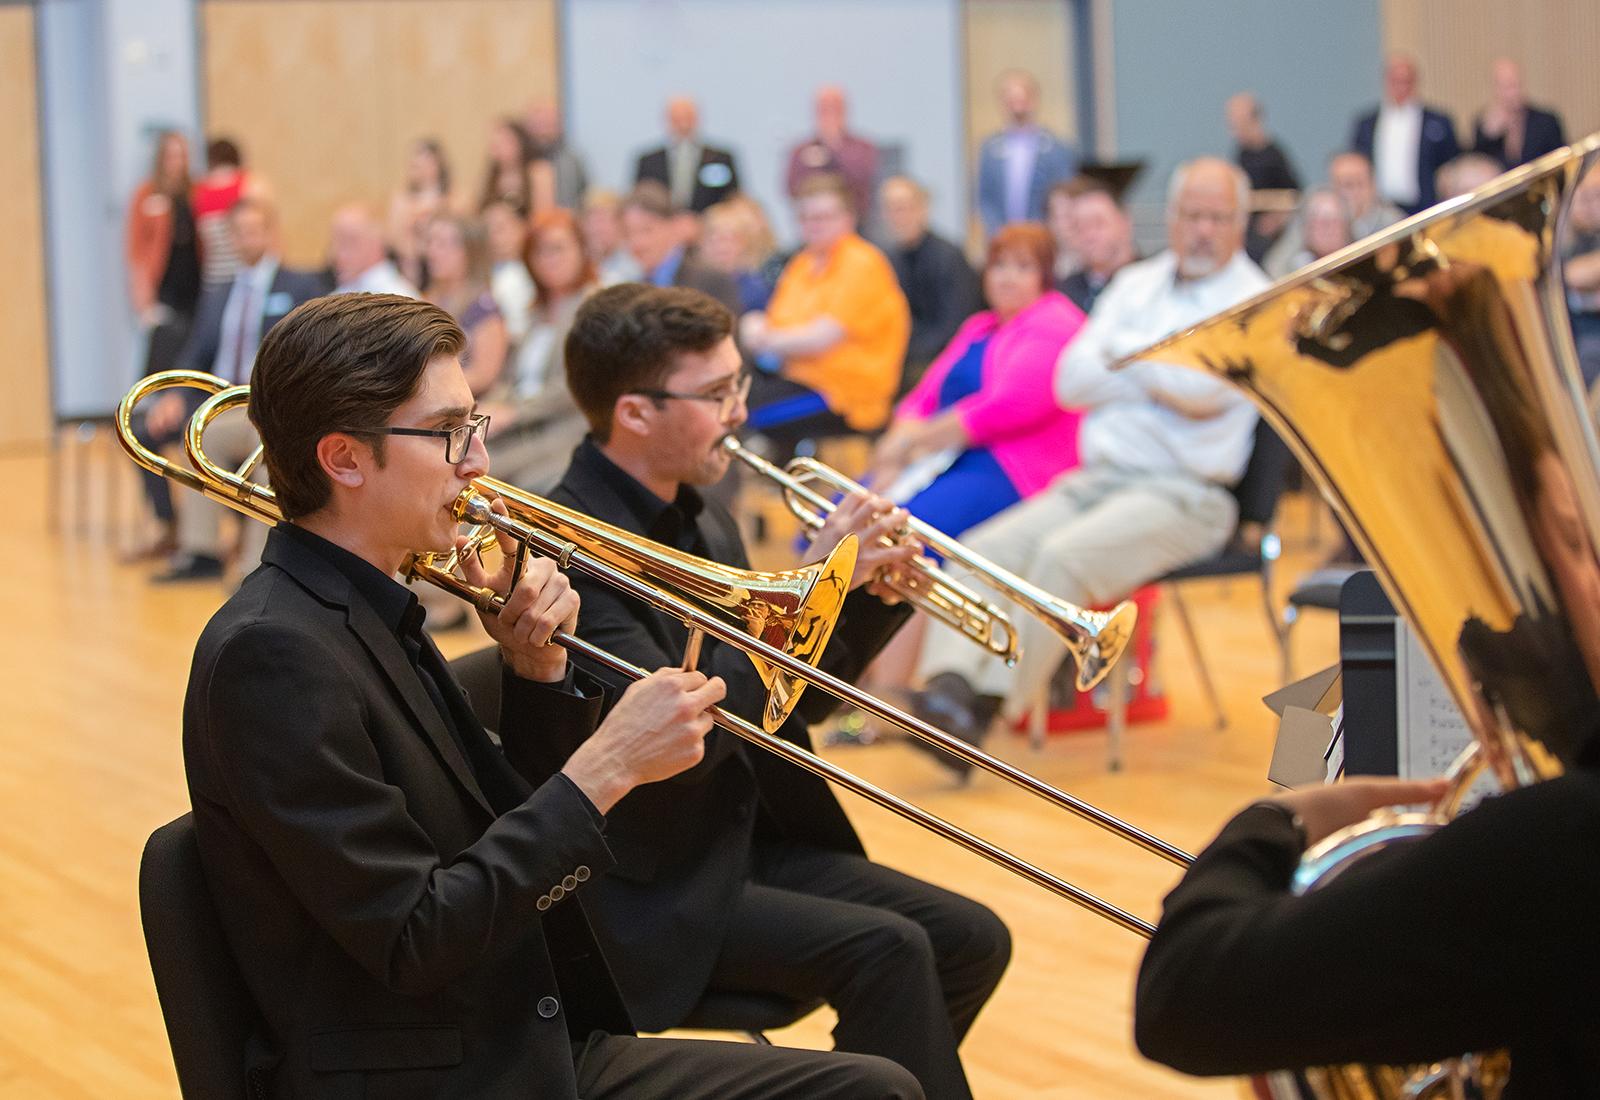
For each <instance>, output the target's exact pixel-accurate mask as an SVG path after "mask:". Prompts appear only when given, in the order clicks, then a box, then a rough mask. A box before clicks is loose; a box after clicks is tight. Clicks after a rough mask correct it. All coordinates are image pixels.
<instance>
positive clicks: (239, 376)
mask: <svg viewBox="0 0 1600 1100" xmlns="http://www.w3.org/2000/svg"><path fill="white" fill-rule="evenodd" d="M276 222H277V219H276V216H275V214H274V212H273V209H272V207H271V205H270V204H269V203H268V202H267V201H266V200H264V199H257V198H250V197H245V198H241V199H239V200H238V201H237V202H235V203H234V204H233V209H232V210H230V211H229V212H228V226H229V231H230V235H231V237H232V240H231V241H230V242H229V245H228V249H229V252H230V253H232V255H233V256H234V257H235V258H236V260H237V263H236V264H235V267H234V276H233V279H232V280H231V281H230V282H228V283H227V284H225V285H223V286H218V287H207V288H206V291H205V293H204V294H202V295H201V297H200V306H199V309H198V310H197V312H196V314H195V324H194V328H193V330H192V331H191V333H190V336H189V341H188V343H187V344H185V345H184V349H183V354H182V355H181V356H180V357H179V359H178V366H179V367H180V368H182V369H184V370H195V371H207V372H209V373H211V374H214V375H216V376H217V377H218V378H222V379H224V380H226V381H228V382H235V383H241V384H248V383H249V381H250V370H251V367H252V366H254V364H255V358H256V349H257V348H259V347H260V346H261V338H262V337H263V336H265V335H266V334H267V332H268V331H270V330H271V328H272V326H273V325H276V324H277V323H278V322H279V321H281V320H283V318H284V316H285V315H286V314H288V312H289V311H290V310H292V309H294V307H295V306H297V305H299V304H300V303H301V302H307V301H310V300H311V299H312V298H317V297H320V296H322V295H323V294H326V293H327V291H328V287H327V284H326V283H325V281H324V279H323V276H322V275H320V274H317V273H314V272H309V271H296V270H294V269H293V268H288V267H285V266H283V263H282V261H281V259H280V258H279V256H278V249H277V224H276ZM196 396H197V395H196V393H195V391H192V390H168V391H166V392H165V393H160V394H157V395H156V396H155V397H153V398H152V399H151V400H150V405H149V414H148V417H147V420H146V427H147V429H148V430H149V431H150V433H151V435H152V438H154V439H163V440H167V441H176V439H177V438H178V437H179V435H180V433H181V432H182V431H183V429H184V427H185V425H186V424H187V421H188V418H189V414H190V413H192V412H193V411H194V409H195V407H196V406H197V404H198V402H197V400H196V399H195V398H196ZM258 442H259V440H258V439H257V437H256V434H255V432H254V430H252V429H251V427H250V423H249V421H248V420H246V419H245V417H244V414H243V412H242V411H239V412H237V413H235V414H231V415H224V416H221V417H218V418H217V419H216V420H214V421H212V422H211V424H210V426H209V427H208V428H207V430H206V450H207V453H209V454H210V455H211V456H212V457H213V458H215V459H216V460H217V461H218V462H220V463H221V464H222V465H224V466H227V467H230V468H231V467H234V466H237V465H239V464H240V463H241V462H243V461H244V460H245V459H246V458H247V457H249V455H250V452H251V451H253V450H255V447H256V444H257V443H258ZM222 510H223V509H222V506H221V505H219V504H213V503H212V502H211V501H209V500H205V499H204V498H202V497H200V496H199V495H198V494H194V493H186V494H185V495H184V499H183V501H182V504H181V505H180V506H179V508H178V510H177V511H178V529H177V530H178V542H177V549H176V553H175V554H174V555H173V557H172V560H171V561H170V562H169V564H168V568H167V571H166V572H164V573H159V574H157V575H156V576H155V577H154V578H153V579H154V580H155V581H156V582H158V583H168V582H173V581H193V580H207V579H211V578H215V577H220V576H221V575H222V556H223V555H222V538H221V524H220V523H219V520H220V517H221V513H222ZM266 536H267V528H266V527H265V526H263V525H262V524H259V523H253V522H249V521H247V522H245V523H244V525H243V527H242V529H241V531H240V538H239V551H238V554H237V555H236V557H235V560H234V576H235V577H236V578H242V577H243V576H244V575H245V574H247V573H249V572H250V571H251V570H253V569H254V568H255V567H256V565H257V563H258V561H259V560H260V555H261V547H262V545H263V544H264V543H265V541H266Z"/></svg>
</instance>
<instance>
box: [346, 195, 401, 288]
mask: <svg viewBox="0 0 1600 1100" xmlns="http://www.w3.org/2000/svg"><path fill="white" fill-rule="evenodd" d="M328 255H329V256H330V258H331V259H332V263H333V278H334V291H333V292H334V293H335V294H353V293H357V292H359V291H367V292H370V293H373V294H403V295H405V296H406V297H407V298H420V297H422V295H421V294H418V293H417V288H416V287H414V286H412V285H411V283H410V282H409V281H408V280H407V279H406V277H405V276H404V275H402V274H400V269H399V268H397V267H395V266H394V263H393V262H392V261H391V260H390V259H389V256H388V253H387V252H386V251H385V249H384V243H383V227H382V226H381V225H380V224H379V223H378V220H377V219H376V218H374V217H373V216H372V211H371V209H370V208H368V207H367V205H366V204H365V203H359V202H352V203H346V204H345V205H344V206H341V207H339V209H337V210H335V211H334V212H333V223H332V224H331V225H330V226H329V227H328Z"/></svg>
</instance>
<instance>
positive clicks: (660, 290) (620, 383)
mask: <svg viewBox="0 0 1600 1100" xmlns="http://www.w3.org/2000/svg"><path fill="white" fill-rule="evenodd" d="M732 332H733V314H731V313H729V312H728V308H727V307H726V306H724V305H723V304H722V303H721V302H719V301H717V300H716V299H715V298H713V297H711V296H710V295H709V294H704V293H702V292H700V291H698V290H690V289H689V288H688V287H655V286H647V285H645V284H643V283H622V284H620V285H618V286H613V287H607V288H606V289H605V290H601V291H598V292H597V293H595V294H591V295H590V296H589V299H588V301H586V302H584V303H583V306H582V307H581V308H580V309H579V310H578V315H577V316H576V317H575V318H573V321H572V329H571V330H570V331H569V332H568V333H567V347H566V360H567V388H568V389H569V390H571V391H572V399H573V400H574V401H576V402H577V404H578V408H579V409H581V410H583V415H584V417H585V418H587V419H588V421H589V430H590V431H591V432H593V433H594V437H595V439H597V440H598V441H599V442H601V443H604V442H605V441H606V440H608V439H609V438H611V414H612V410H613V409H615V408H616V404H617V398H619V397H621V396H622V395H623V394H626V393H633V392H635V391H637V390H648V389H660V388H661V387H662V385H663V384H664V383H665V382H666V379H667V376H668V375H670V374H671V373H672V371H673V369H674V368H675V367H676V366H677V357H678V355H679V354H681V353H683V352H706V351H710V350H711V349H712V348H714V347H716V346H717V345H718V344H719V343H721V342H722V341H723V340H725V339H727V337H728V335H729V334H730V333H732ZM258 369H259V368H258Z"/></svg>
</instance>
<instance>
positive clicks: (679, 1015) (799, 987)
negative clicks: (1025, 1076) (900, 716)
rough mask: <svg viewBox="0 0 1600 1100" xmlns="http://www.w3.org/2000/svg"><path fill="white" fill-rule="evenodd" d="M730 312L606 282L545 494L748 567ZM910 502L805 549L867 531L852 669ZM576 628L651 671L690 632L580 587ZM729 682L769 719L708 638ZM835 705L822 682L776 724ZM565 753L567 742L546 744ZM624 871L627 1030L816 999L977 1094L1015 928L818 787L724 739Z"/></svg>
mask: <svg viewBox="0 0 1600 1100" xmlns="http://www.w3.org/2000/svg"><path fill="white" fill-rule="evenodd" d="M732 326H733V318H732V316H731V315H730V314H729V313H728V311H727V310H726V309H725V308H723V307H722V306H721V305H720V304H718V303H717V302H715V301H714V300H713V299H711V298H709V297H707V296H706V295H703V294H700V293H698V292H695V291H691V290H685V289H672V288H665V289H663V288H655V287H646V286H642V285H638V284H625V285H622V286H616V287H611V288H608V289H606V290H602V291H601V292H599V293H598V294H596V295H594V296H593V297H592V298H590V299H589V301H588V302H587V303H585V305H584V306H583V308H582V309H581V310H580V311H579V312H578V315H577V318H576V319H575V320H574V322H573V326H572V329H571V331H570V333H569V335H568V337H567V345H566V362H567V381H568V385H569V387H570V388H571V390H572V394H573V397H574V399H575V400H576V402H577V404H578V407H579V408H580V409H582V410H583V412H584V414H585V416H586V417H587V418H588V420H589V425H590V435H589V437H588V438H587V439H586V440H585V441H584V442H583V443H582V444H581V445H580V446H579V447H578V449H577V450H576V451H575V452H574V454H573V459H572V463H571V465H570V466H569V467H568V469H567V472H566V474H565V475H564V476H563V478H562V480H561V482H560V484H559V485H558V486H557V487H556V489H555V491H554V492H553V493H552V494H551V497H552V499H553V500H555V501H556V502H558V503H560V504H565V505H567V506H569V507H572V508H576V509H578V510H580V511H583V512H586V513H588V514H590V515H592V516H595V517H596V518H598V519H600V520H603V521H605V522H607V523H611V524H615V525H617V526H620V527H623V528H626V529H628V530H630V531H633V532H635V533H638V534H641V535H644V536H646V537H648V538H651V539H654V540H657V541H660V542H664V543H666V544H668V545H670V546H673V547H676V548H677V549H680V550H685V551H687V552H689V553H692V554H696V555H699V556H702V557H708V558H710V559H712V560H714V561H718V562H721V563H722V564H724V565H728V566H733V567H740V568H743V567H747V565H748V562H747V558H746V553H745V547H744V545H743V542H742V541H741V539H740V537H739V533H738V528H737V526H736V525H735V523H734V521H733V518H732V517H731V516H730V515H729V514H728V513H727V512H726V511H724V510H723V509H722V508H721V507H720V506H719V505H718V504H717V503H716V502H715V501H714V500H711V499H708V498H706V497H704V496H702V494H701V490H702V489H703V488H705V487H707V486H710V485H712V484H714V483H715V482H717V481H718V480H719V479H720V478H721V477H722V476H723V474H724V473H725V472H726V470H727V465H728V462H729V461H730V458H729V455H728V452H727V451H726V450H725V449H724V448H723V447H722V446H721V442H722V439H723V438H724V437H725V436H726V435H728V434H729V433H731V432H734V431H736V430H737V429H738V428H739V427H740V426H741V425H742V424H743V423H744V420H745V416H746V408H745V396H746V394H747V393H748V380H747V379H748V376H747V375H745V374H744V373H743V372H742V370H741V362H740V355H739V351H738V349H737V348H736V346H735V344H734V340H733V336H732ZM904 520H905V515H904V513H903V512H901V511H900V510H898V509H895V508H894V507H893V506H892V505H890V504H889V503H888V502H887V501H884V500H882V499H881V498H876V497H872V496H869V495H867V494H865V493H862V494H858V495H856V496H854V497H850V498H847V499H846V500H845V501H844V502H843V503H842V504H841V506H840V507H839V508H838V509H837V510H836V511H835V512H834V514H833V516H832V518H831V519H830V521H829V523H828V524H827V526H826V527H824V528H823V529H822V530H820V531H819V532H818V534H817V537H816V540H815V541H814V542H813V544H812V546H811V556H813V557H815V556H818V555H820V554H823V553H825V552H827V551H828V550H830V549H831V548H832V547H833V546H834V545H835V544H836V543H837V542H838V541H839V540H840V539H841V538H842V537H844V535H845V534H847V533H855V534H857V535H859V536H860V539H861V554H860V558H859V559H858V562H857V569H856V574H855V577H856V582H857V587H856V589H855V591H853V592H852V593H851V594H850V595H849V597H848V598H847V599H846V601H845V604H844V610H843V614H842V616H841V619H840V622H839V625H838V627H837V628H836V630H835V631H834V634H833V638H832V640H831V642H830V643H829V647H828V650H827V653H826V655H825V657H824V659H823V666H824V667H825V668H826V669H827V670H828V671H830V672H832V673H834V674H835V675H838V676H841V677H843V678H845V679H853V678H854V677H855V676H856V675H857V674H859V672H860V671H861V669H862V668H864V667H865V665H866V664H867V662H868V661H870V660H871V658H872V657H873V655H874V654H876V653H877V651H878V650H879V649H880V648H881V647H882V646H883V644H884V643H885V642H886V641H887V640H888V639H889V637H890V635H892V634H893V632H894V631H895V630H896V629H897V628H898V627H899V626H900V625H901V624H902V623H903V622H904V621H905V619H906V618H907V616H908V615H909V613H910V612H909V610H908V609H907V608H904V607H901V606H893V605H891V604H889V603H886V602H885V601H883V600H882V599H880V598H878V596H877V595H875V594H874V591H873V590H874V589H875V587H876V586H875V585H874V584H872V580H873V578H874V577H875V576H877V575H879V574H880V573H881V572H882V571H883V570H888V569H893V568H895V567H896V566H899V565H903V564H904V563H905V562H907V561H909V559H910V558H911V557H912V555H913V554H914V553H915V552H916V547H915V546H914V545H911V544H904V543H902V544H900V545H896V546H893V547H886V546H882V545H880V541H881V539H882V536H884V535H886V534H889V533H890V532H893V531H895V530H897V529H898V528H899V527H900V526H901V525H902V524H903V523H904ZM573 584H574V586H575V588H576V589H577V590H578V591H579V593H580V594H581V595H582V599H583V611H582V613H581V614H580V615H579V617H578V634H579V635H580V636H582V637H583V638H585V639H586V640H588V641H590V642H592V643H594V644H596V645H599V646H600V647H602V648H604V649H608V650H610V651H612V652H613V653H617V654H620V655H621V656H624V657H626V658H628V659H629V660H631V661H634V662H635V663H641V662H642V663H643V664H644V665H645V666H646V667H658V666H661V665H666V664H672V663H675V662H677V661H679V660H680V659H681V657H682V655H683V651H684V640H685V631H684V629H683V627H682V625H681V624H680V623H679V622H678V621H677V620H675V619H670V618H668V617H667V616H665V615H662V614H660V613H658V612H656V611H654V610H652V609H650V608H649V607H647V606H645V605H644V604H642V603H640V602H638V601H636V600H634V599H633V598H631V597H628V596H625V595H623V594H621V593H620V592H618V591H616V590H615V589H612V588H610V587H606V586H601V585H599V584H594V583H589V582H587V581H586V580H585V579H584V578H582V577H577V578H575V579H574V581H573ZM700 663H701V664H702V665H703V666H705V667H707V668H709V669H710V670H712V671H714V672H715V673H716V674H717V675H718V677H719V678H720V679H723V680H725V681H726V682H727V683H728V685H729V690H728V698H727V702H726V704H725V706H726V707H727V709H729V710H731V711H733V712H734V713H736V714H743V715H746V716H751V715H758V714H759V713H760V712H761V702H762V700H763V699H764V697H765V695H766V691H765V689H764V688H763V686H762V683H761V680H760V679H759V678H758V677H757V675H756V673H755V670H754V668H753V667H752V665H751V663H750V661H749V660H748V658H747V657H746V656H745V655H744V654H743V653H741V652H738V651H735V650H732V649H731V648H729V647H726V646H719V645H714V644H712V643H710V642H708V643H707V644H706V649H705V653H704V655H703V656H702V658H701V662H700ZM832 705H834V701H833V700H831V699H829V697H828V696H827V695H825V694H824V693H823V692H821V691H819V690H817V689H816V688H812V689H811V690H810V691H808V692H806V694H805V695H804V696H803V697H802V698H801V700H800V704H799V706H798V708H797V711H796V713H795V715H793V716H791V717H790V718H789V720H788V721H787V722H786V723H785V724H784V725H783V727H782V728H781V729H780V731H779V735H780V736H782V737H785V738H788V739H789V740H791V741H794V742H796V743H798V744H800V745H801V746H802V747H805V748H808V749H809V748H810V737H809V735H808V733H807V731H806V726H807V724H808V723H809V722H815V721H817V720H819V719H820V718H821V717H822V716H823V715H825V714H826V713H827V711H828V709H829V708H830V707H831V706H832ZM564 751H567V746H563V747H561V748H560V749H559V750H557V752H556V755H560V753H561V752H564ZM609 822H610V826H609V829H608V833H607V836H608V839H609V841H610V843H611V845H612V848H613V851H614V852H615V853H616V855H617V860H618V865H617V867H616V868H614V869H613V870H612V871H611V872H610V873H609V874H608V875H606V876H605V877H604V878H603V879H602V880H600V881H599V882H598V883H597V884H596V888H595V889H594V890H593V891H592V894H593V896H594V903H593V904H592V905H591V907H590V915H591V919H592V920H593V921H594V924H595V929H596V932H597V933H598V935H599V938H600V940H601V943H602V945H603V946H604V948H605V950H606V957H607V959H608V960H609V961H610V963H611V966H612V970H613V973H614V974H615V975H616V978H617V982H618V985H619V986H620V987H621V989H622V992H623V996H624V998H625V999H626V1001H627V1003H628V1007H629V1009H630V1010H631V1011H632V1012H633V1014H634V1018H635V1020H636V1022H637V1023H638V1024H639V1025H640V1026H641V1027H643V1028H645V1029H647V1030H659V1029H664V1028H669V1027H673V1026H675V1025H677V1024H678V1023H680V1022H681V1021H682V1020H683V1019H684V1018H685V1016H686V1014H687V1013H689V1011H690V1010H691V1009H692V1008H693V1007H694V1006H695V1004H696V1003H697V1002H699V1001H700V1000H701V998H702V996H703V995H704V994H706V993H707V992H708V991H711V992H726V991H731V992H758V993H766V994H777V995H781V996H783V997H786V998H788V999H790V1000H793V1001H796V1002H802V1003H803V1002H808V1001H812V1000H819V999H820V1000H826V1001H827V1002H828V1003H829V1004H831V1005H832V1006H833V1007H834V1009H835V1010H836V1011H837V1012H838V1015H839V1023H838V1026H837V1027H836V1028H835V1030H834V1041H835V1048H836V1049H837V1050H843V1051H854V1052H859V1053H870V1054H877V1055H881V1056H884V1057H888V1058H891V1059H893V1060H895V1061H896V1062H898V1063H900V1064H901V1065H902V1066H905V1067H906V1068H907V1069H909V1070H911V1071H912V1073H913V1074H915V1076H916V1077H917V1079H918V1080H919V1081H920V1082H921V1083H922V1086H923V1088H924V1089H925V1090H926V1092H927V1095H928V1096H929V1097H940V1098H964V1097H968V1096H970V1095H971V1093H970V1090H969V1088H968V1085H967V1081H966V1077H965V1074H964V1071H963V1069H962V1066H961V1062H960V1059H959V1057H958V1055H957V1049H956V1048H957V1046H958V1044H959V1043H960V1042H961V1039H962V1038H963V1036H964V1035H965V1034H966V1032H967V1029H968V1028H969V1027H970V1026H971V1024H972V1022H973V1019H974V1018H975V1017H976V1016H977V1014H978V1011H979V1009H981V1008H982V1006H983V1004H984V1003H985V1002H986V1001H987V1000H988V998H989V996H990V994H991V993H992V992H993V990H994V988H995V986H996V985H997V984H998V982H999V980H1000V976H1001V973H1002V972H1003V971H1004V969H1005V966H1006V963H1007V961H1008V960H1009V957H1010V937H1009V934H1008V932H1007V930H1006V928H1005V925H1004V924H1002V923H1001V921H1000V920H999V918H997V917H996V916H995V915H994V914H993V913H991V912H990V911H989V910H988V909H987V908H985V907H984V906H982V905H980V904H978V903H977V902H974V901H971V900H969V899H967V898H965V897H962V896H960V895H958V894H955V893H952V892H950V891H946V890H943V889H940V888H938V887H935V886H932V885H930V884H928V883H925V882H921V881H919V880H917V879H915V878H912V877H910V876H908V875H904V874H901V873H899V872H896V871H893V870H890V869H889V868H887V867H883V866H881V865H879V864H876V863H873V862H871V861H869V860H868V859H867V858H866V856H865V854H864V852H863V850H862V846H861V842H860V840H859V839H858V838H857V837H856V834H855V831H854V830H853V829H852V828H851V826H850V822H849V820H848V819H847V818H846V816H845V814H844V811H843V810H842V808H841V807H840V805H839V803H838V801H837V800H836V798H835V797H834V795H833V793H832V791H831V790H830V789H829V787H828V785H827V784H826V783H825V782H823V781H822V780H821V779H819V778H817V777H815V776H813V775H811V774H809V773H806V772H802V771H800V770H798V769H795V768H793V767H790V766H789V765H787V764H785V763H784V762H782V761H780V760H778V759H776V758H774V757H773V756H772V755H771V754H768V753H762V752H752V751H748V750H747V749H746V746H745V745H744V744H743V743H742V742H740V741H739V740H737V739H735V738H734V737H732V736H730V735H729V734H727V733H726V732H724V731H722V730H713V731H712V732H711V733H710V734H709V735H708V736H707V738H706V754H705V759H704V760H703V761H701V762H700V763H699V764H697V765H696V766H695V767H693V768H690V769H687V770H685V771H684V772H683V773H682V774H681V775H679V776H678V777H676V778H675V779H674V780H673V781H671V782H669V783H666V784H661V785H658V786H656V787H655V788H653V789H650V790H643V789H641V790H638V791H635V792H634V793H633V794H632V795H630V796H629V797H627V798H625V799H623V800H622V801H621V802H619V803H618V805H617V807H616V809H615V810H614V811H612V813H611V814H610V816H609Z"/></svg>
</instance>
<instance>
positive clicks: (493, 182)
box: [478, 118, 555, 212]
mask: <svg viewBox="0 0 1600 1100" xmlns="http://www.w3.org/2000/svg"><path fill="white" fill-rule="evenodd" d="M535 177H538V180H537V182H536V179H535ZM551 177H552V173H551V172H550V171H549V165H548V162H545V166H544V168H543V170H541V171H536V170H535V168H534V162H533V137H532V136H531V135H530V134H529V133H528V131H527V129H526V128H525V127H524V126H523V125H522V123H520V122H518V121H517V120H516V119H514V118H501V119H498V120H496V122H495V123H494V125H493V126H492V127H490V129H489V163H488V165H487V166H486V167H485V168H484V170H483V189H482V191H481V192H480V193H479V195H478V210H479V211H480V212H481V211H482V210H483V208H484V207H486V206H488V205H489V204H490V203H491V202H494V201H495V200H496V199H502V200H504V201H506V202H509V203H510V204H511V205H512V206H515V207H518V208H520V209H523V210H535V209H537V208H538V207H537V204H536V201H535V200H536V198H543V199H544V200H545V201H546V202H548V201H549V200H550V199H551V198H553V196H554V194H555V185H554V181H553V179H552V178H551ZM535 192H542V193H543V194H542V195H537V196H536V194H535Z"/></svg>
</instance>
